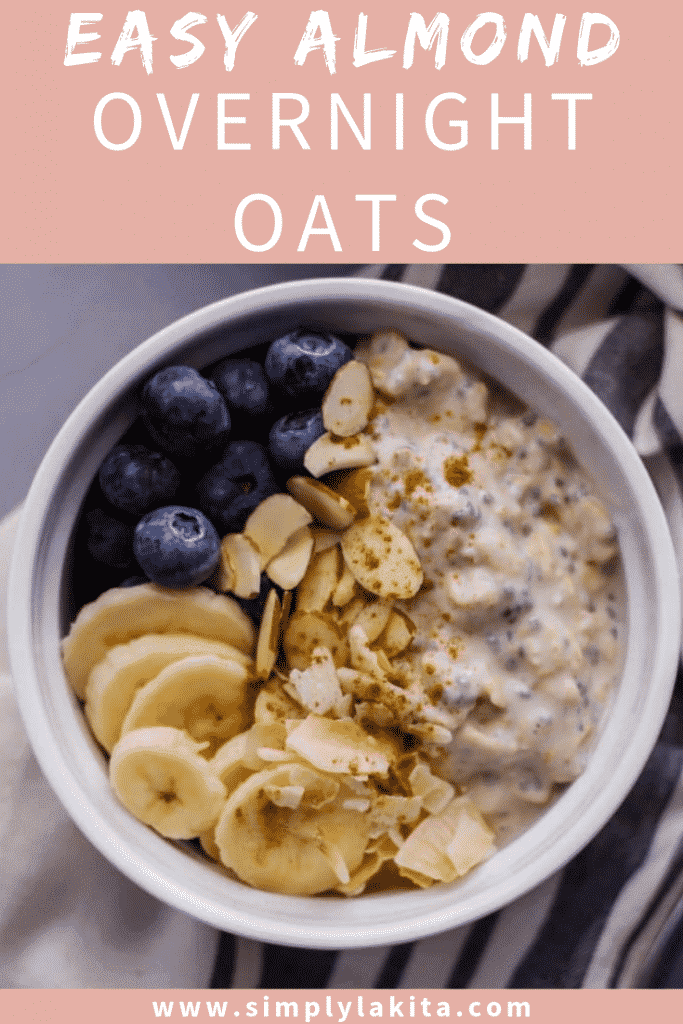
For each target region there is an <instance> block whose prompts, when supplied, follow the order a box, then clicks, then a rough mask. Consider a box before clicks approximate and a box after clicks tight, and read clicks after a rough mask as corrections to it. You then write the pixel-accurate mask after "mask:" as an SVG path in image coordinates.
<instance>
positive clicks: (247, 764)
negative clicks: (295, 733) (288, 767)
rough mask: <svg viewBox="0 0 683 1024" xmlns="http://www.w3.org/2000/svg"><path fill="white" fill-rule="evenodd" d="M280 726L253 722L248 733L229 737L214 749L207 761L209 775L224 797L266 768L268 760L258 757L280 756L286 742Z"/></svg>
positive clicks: (282, 726) (283, 729) (284, 732)
mask: <svg viewBox="0 0 683 1024" xmlns="http://www.w3.org/2000/svg"><path fill="white" fill-rule="evenodd" d="M286 735H287V733H286V730H285V727H284V725H279V724H278V725H265V724H263V723H261V722H257V723H255V724H254V725H252V727H251V729H247V730H246V732H241V733H239V734H238V735H237V736H233V737H232V739H230V740H228V741H227V743H224V744H223V745H222V746H221V747H219V748H218V750H217V751H216V753H215V754H214V756H213V757H212V758H211V760H210V762H209V763H210V765H211V770H212V772H213V773H214V774H215V775H217V776H218V778H219V779H220V780H221V782H222V783H223V785H224V786H225V788H226V790H227V792H228V793H232V791H233V790H234V789H237V787H238V786H239V785H240V783H242V782H244V780H245V779H247V778H248V777H249V776H250V775H251V774H253V772H258V771H262V770H263V769H264V768H267V767H269V766H270V760H268V759H266V758H263V757H261V755H260V753H259V751H261V750H262V751H263V752H264V753H265V754H270V753H274V752H275V751H277V750H281V751H282V752H283V756H286V755H285V754H284V746H285V739H286Z"/></svg>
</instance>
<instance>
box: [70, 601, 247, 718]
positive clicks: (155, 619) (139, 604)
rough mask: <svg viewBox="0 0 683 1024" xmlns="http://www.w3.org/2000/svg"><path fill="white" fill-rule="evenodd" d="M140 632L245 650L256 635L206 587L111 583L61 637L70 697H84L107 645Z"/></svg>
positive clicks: (231, 604) (234, 608) (238, 611)
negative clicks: (200, 639) (188, 636)
mask: <svg viewBox="0 0 683 1024" xmlns="http://www.w3.org/2000/svg"><path fill="white" fill-rule="evenodd" d="M146 633H189V634H191V635H194V636H201V637H206V638H207V639H209V640H222V641H223V642H224V643H229V644H232V645H233V646H234V647H237V648H238V650H240V651H243V652H244V653H245V654H251V652H252V651H253V649H254V641H255V639H256V635H255V631H254V627H253V625H252V622H251V619H250V618H249V617H248V615H246V613H245V612H243V611H242V609H241V608H240V606H239V604H238V603H237V602H236V601H235V600H233V599H232V598H231V597H227V596H226V595H224V594H214V593H212V592H211V591H210V590H208V589H207V588H206V587H191V588H189V589H187V590H166V589H164V588H163V587H157V586H155V585H154V584H153V583H143V584H141V585H140V586H137V587H113V588H112V589H111V590H106V591H105V592H104V594H101V595H100V597H98V598H97V600H96V601H92V602H91V603H90V604H86V605H85V606H84V607H83V608H81V610H80V612H79V613H78V615H77V616H76V619H75V620H74V622H73V623H72V625H71V629H70V630H69V633H68V635H67V636H66V637H65V638H64V640H63V641H62V656H63V658H64V670H65V672H66V675H67V678H68V679H69V682H70V683H71V685H72V687H73V688H74V690H75V692H76V695H77V696H78V697H80V698H81V700H82V699H83V698H84V696H85V686H86V683H87V680H88V675H89V674H90V672H91V670H92V668H93V667H94V666H95V665H96V664H97V662H98V661H101V660H102V658H103V657H104V656H105V654H106V653H107V651H108V650H109V648H111V647H114V646H115V644H121V643H125V642H126V641H127V640H132V639H134V638H135V637H137V636H143V635H144V634H146Z"/></svg>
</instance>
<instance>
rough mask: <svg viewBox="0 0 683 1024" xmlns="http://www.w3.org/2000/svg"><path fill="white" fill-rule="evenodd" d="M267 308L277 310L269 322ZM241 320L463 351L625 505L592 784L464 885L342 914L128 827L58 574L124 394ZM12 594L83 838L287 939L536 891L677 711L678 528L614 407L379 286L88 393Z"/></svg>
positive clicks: (194, 898)
mask: <svg viewBox="0 0 683 1024" xmlns="http://www.w3.org/2000/svg"><path fill="white" fill-rule="evenodd" d="M257 310H260V311H262V312H263V311H268V313H269V316H268V317H264V319H263V320H262V321H259V319H258V317H257V316H256V311H257ZM302 310H305V311H304V312H302ZM228 316H229V317H230V322H231V329H232V331H233V336H234V337H235V338H236V344H239V343H241V341H244V340H245V339H246V338H251V339H253V340H255V341H260V340H264V338H265V337H268V336H271V337H272V336H273V331H274V330H278V331H281V330H282V329H283V328H284V326H288V325H289V324H293V323H295V322H297V321H298V320H299V319H302V318H303V319H304V320H305V321H306V323H308V324H310V325H312V326H315V325H318V326H329V327H332V328H334V327H339V326H340V325H342V324H343V325H344V326H345V327H346V328H347V329H349V330H352V331H354V330H357V331H359V332H360V331H368V330H372V329H376V328H379V327H388V326H397V325H398V326H400V327H402V328H403V329H405V330H406V331H407V333H409V334H410V335H411V336H412V337H414V338H415V340H418V341H422V342H424V343H427V344H434V345H440V347H443V346H444V345H447V344H448V342H449V341H452V342H453V345H454V349H456V350H459V351H461V352H462V353H463V354H464V355H465V356H466V357H467V358H468V359H469V360H470V361H472V362H474V363H476V364H478V365H479V366H480V367H481V368H482V369H483V370H484V371H485V372H489V373H491V374H492V375H497V376H499V377H501V378H502V379H504V380H505V381H506V382H507V383H508V384H509V385H510V386H511V388H512V389H513V390H515V391H517V393H519V394H520V395H521V396H522V397H524V398H525V399H526V400H527V401H529V402H530V403H531V404H532V405H534V406H535V407H537V408H540V410H541V411H542V412H545V413H546V414H550V415H552V416H553V418H554V419H556V420H558V421H559V423H560V425H561V427H562V429H563V432H564V433H565V434H566V436H567V437H568V439H569V440H570V442H571V443H572V445H573V447H574V449H575V450H577V451H580V452H581V453H582V455H583V461H584V463H585V464H586V466H587V468H588V469H589V471H591V472H592V474H593V476H594V478H595V479H597V480H600V481H601V482H602V484H603V486H604V488H605V489H606V492H607V496H609V498H610V499H611V507H612V511H613V514H614V516H615V519H616V521H617V525H618V527H619V530H620V537H621V541H622V550H623V553H624V560H625V563H626V575H627V588H628V594H629V606H630V609H629V618H630V626H631V628H630V630H629V644H628V651H627V660H626V668H625V672H624V679H623V681H622V685H621V688H620V690H619V693H618V695H617V700H616V702H615V706H614V708H613V711H612V714H611V718H610V722H609V726H608V728H607V729H606V731H605V733H604V735H603V737H602V739H601V741H600V743H599V745H598V747H597V749H596V751H595V753H594V755H593V758H592V760H591V763H590V765H589V768H588V770H587V772H586V773H585V774H584V775H583V776H582V777H581V779H579V780H578V781H577V782H576V783H574V785H573V786H572V787H570V789H569V790H568V792H567V793H566V794H565V795H564V796H563V797H562V798H561V800H560V801H558V803H557V804H556V805H555V806H554V807H553V808H552V809H551V810H549V811H548V813H547V814H546V815H545V816H544V818H543V819H542V820H541V821H540V822H539V823H538V824H537V825H536V826H534V828H532V829H531V830H529V831H528V832H527V833H526V834H525V835H524V836H522V837H521V838H520V839H519V840H517V841H516V842H514V843H512V844H511V845H510V846H509V847H507V848H506V849H504V850H502V851H500V852H499V853H497V854H496V855H495V856H494V857H493V858H492V859H491V860H490V861H489V862H487V863H486V864H484V865H483V866H482V867H481V868H479V869H478V870H477V871H476V872H474V873H473V874H472V875H471V876H469V877H468V878H467V879H466V880H465V881H464V882H463V883H462V884H460V885H459V886H454V887H446V886H443V887H441V886H437V887H434V888H433V889H431V890H428V891H425V892H418V893H408V894H401V895H383V896H378V897H368V898H367V899H366V900H358V901H353V900H349V901H346V902H341V901H339V900H329V899H322V898H318V899H304V898H292V897H282V896H272V895H268V894H264V893H260V892H255V891H253V890H249V889H246V888H245V887H244V886H241V885H239V884H238V883H235V882H232V881H231V880H230V879H228V878H226V877H224V876H223V875H222V874H220V873H219V872H217V871H216V870H215V869H214V868H213V867H212V866H211V865H209V864H208V863H206V862H205V861H200V860H193V859H189V858H188V856H187V854H186V853H185V852H183V851H181V850H180V849H177V848H176V847H174V846H173V845H172V844H170V843H167V842H165V841H164V840H162V839H160V838H159V837H158V836H156V835H154V834H152V833H150V831H149V830H147V829H146V828H145V827H144V826H142V825H140V824H139V823H138V822H135V821H132V820H131V819H130V817H129V816H128V815H127V813H126V812H125V811H123V809H122V808H121V807H120V806H119V805H118V804H117V802H116V801H115V799H114V798H113V796H112V794H111V792H110V790H109V786H108V783H107V778H106V772H105V768H104V763H103V759H102V757H101V755H100V754H99V753H98V752H97V750H96V747H95V744H94V743H93V741H92V739H91V738H90V736H89V735H88V732H87V729H86V728H85V726H84V723H83V719H82V715H81V712H80V709H79V708H78V707H77V705H76V702H75V701H74V700H73V698H72V697H71V695H70V694H69V693H68V689H67V685H66V682H65V680H64V677H63V673H62V670H61V665H60V660H59V652H58V639H59V634H60V625H61V624H60V601H59V596H60V595H59V584H60V579H61V568H62V565H63V562H64V557H65V550H66V543H67V540H68V536H69V533H70V530H71V528H72V526H73V521H74V516H75V510H76V509H77V508H78V506H79V503H80V500H81V498H82V496H83V494H84V492H85V490H86V488H87V486H88V483H89V481H90V479H91V477H92V475H93V474H94V472H95V470H96V468H97V466H98V464H99V462H100V461H101V458H102V457H103V455H104V454H105V452H106V451H107V450H108V447H109V446H110V444H111V442H112V441H113V440H114V438H115V437H116V436H117V435H118V433H120V431H121V429H122V426H123V425H125V421H126V411H125V409H122V408H121V406H120V404H118V400H119V398H120V395H121V394H122V392H123V391H125V390H126V389H127V388H129V387H130V386H131V385H132V384H134V383H137V382H138V381H139V380H140V379H141V378H142V377H144V376H145V375H147V374H148V373H149V372H150V371H151V369H152V368H153V367H155V366H157V365H160V364H161V363H162V362H165V361H167V360H169V359H171V358H172V359H187V358H192V359H193V360H196V362H197V364H198V365H201V364H202V363H206V362H211V361H212V360H213V359H215V358H216V357H217V355H218V354H220V352H222V351H223V348H222V346H221V348H220V350H219V349H218V348H217V347H216V345H215V344H214V343H213V342H205V343H204V344H203V346H202V351H201V354H200V353H198V352H196V351H195V352H194V355H193V356H192V357H190V355H189V353H190V350H191V349H192V344H191V343H190V342H189V341H188V339H193V338H194V339H196V337H197V335H198V334H200V333H201V332H202V331H206V330H208V329H210V328H211V327H212V326H215V325H216V324H218V323H222V322H223V321H224V319H225V318H226V317H228ZM273 316H275V317H276V318H277V326H274V323H273V319H272V318H273ZM456 328H459V329H457V330H456ZM240 330H241V331H243V335H242V338H240ZM11 586H12V593H13V597H14V600H13V603H12V608H11V609H10V624H11V631H10V633H11V642H12V656H13V665H14V671H15V674H16V675H17V676H18V677H21V678H22V680H23V686H22V690H21V695H20V699H21V705H22V711H23V714H24V718H25V721H26V724H27V727H28V729H29V730H30V733H31V738H32V741H33V745H34V748H35V749H36V750H37V751H38V752H39V757H40V760H41V764H42V766H43V769H44V771H45V772H46V774H47V775H48V777H49V779H50V781H51V783H52V785H53V787H54V788H55V790H56V791H57V793H58V794H59V795H60V797H61V799H62V801H63V802H64V804H65V805H66V806H67V807H68V809H69V811H70V813H71V814H72V816H73V817H74V819H75V820H76V822H77V823H78V824H79V825H80V827H81V828H82V830H83V831H84V832H85V833H86V835H88V836H89V838H90V839H91V840H92V842H93V843H94V844H95V845H96V846H97V847H98V848H99V849H100V850H102V851H103V852H104V853H105V854H106V856H107V857H108V858H109V859H111V861H112V862H113V863H114V864H115V865H116V866H117V867H118V868H119V869H120V870H122V871H123V872H124V873H126V874H127V875H128V876H129V877H130V878H132V879H134V880H135V881H136V882H137V883H139V884H140V885H142V886H143V887H144V888H146V889H147V890H148V891H150V892H152V893H154V894H155V895H158V896H159V897H160V898H161V899H163V900H165V901H167V902H168V903H170V904H172V905H175V906H177V907H178V908H180V909H182V910H185V911H187V912H188V913H191V914H196V915H197V916H198V917H200V918H202V919H203V920H205V921H208V922H211V923H213V924H216V925H217V926H219V927H222V928H224V929H226V930H231V931H235V932H237V933H239V934H245V935H249V936H252V937H257V938H263V939H267V940H268V941H271V942H274V941H280V942H284V943H287V944H290V945H306V946H318V945H320V946H331V947H341V946H353V945H358V946H368V945H372V944H380V945H381V944H386V943H388V942H400V941H406V940H408V939H410V938H414V937H416V936H419V935H426V934H430V933H433V932H436V931H441V930H444V929H446V928H452V927H454V926H456V925H459V924H463V923H466V922H467V921H469V920H472V919H474V918H475V917H478V916H481V915H483V914H486V913H489V912H490V911H492V910H493V909H496V908H497V907H500V906H502V905H503V904H505V903H507V902H509V901H510V900H512V899H513V898H515V897H517V896H519V895H520V894H521V893H523V892H525V891H527V890H529V889H530V888H531V887H532V886H534V885H537V884H538V883H539V882H540V881H541V880H542V879H543V878H545V877H547V876H549V875H550V874H551V873H552V872H554V871H555V870H557V869H558V868H559V867H560V866H561V865H562V864H563V863H565V862H566V861H567V860H568V859H569V858H570V857H571V856H572V855H573V854H574V853H575V852H576V851H577V850H578V849H580V848H581V847H582V846H583V845H584V844H585V843H586V842H587V841H588V840H589V839H590V838H591V837H592V835H594V833H595V832H596V831H597V830H598V829H599V828H600V826H601V825H602V824H603V823H604V822H605V821H606V820H607V818H608V817H609V816H610V815H611V813H612V812H613V811H614V809H615V808H616V807H617V806H618V804H619V803H620V801H621V799H622V798H623V796H624V795H625V794H626V792H627V791H628V790H629V789H630V787H631V785H632V783H633V782H634V780H635V778H636V777H637V775H638V773H639V771H640V769H641V767H642V765H643V763H644V761H645V759H646V757H647V754H648V753H649V750H650V749H651V747H652V745H653V744H654V741H655V738H656V735H657V732H658V730H659V727H660V724H661V721H662V719H663V716H664V714H665V711H666V708H667V705H668V700H669V695H670V686H671V682H672V680H673V675H674V671H675V666H676V661H677V656H678V645H679V632H680V612H679V606H678V600H677V595H678V582H677V575H676V569H675V558H674V553H673V547H672V545H671V541H670V538H669V535H668V530H667V526H666V522H665V520H664V517H663V514H662V511H661V507H660V506H659V503H658V501H657V498H656V495H655V492H654V489H653V487H652V485H651V483H650V480H649V478H648V476H647V474H646V472H645V470H644V468H643V466H642V463H641V462H640V460H639V459H638V457H637V456H636V454H635V451H634V450H633V448H632V447H631V446H630V444H629V442H628V441H627V440H626V438H625V436H624V435H623V433H622V432H621V430H620V428H619V427H618V426H617V425H616V423H615V421H614V420H613V419H612V418H611V416H610V415H609V414H608V413H607V412H606V410H605V408H604V406H602V404H601V403H600V402H599V401H598V400H597V399H596V398H595V396H594V395H593V394H592V393H591V392H590V391H588V389H587V388H586V387H585V386H584V385H583V384H582V383H581V382H580V381H579V380H578V378H576V376H575V375H574V374H572V373H571V371H569V370H568V369H567V368H566V367H564V366H563V365H562V364H561V363H560V362H559V361H558V360H556V359H555V358H554V357H553V356H552V355H551V354H550V353H548V352H547V351H546V350H544V349H542V348H540V347H539V346H537V345H535V344H534V343H532V342H530V341H529V340H528V339H526V338H525V337H524V336H522V335H520V334H519V333H518V332H516V331H515V330H514V329H512V328H509V327H507V326H506V325H504V324H502V322H501V321H498V320H496V319H495V318H493V317H490V316H488V315H487V314H485V313H482V312H481V311H479V310H475V309H473V308H472V307H465V306H464V305H463V304H460V303H457V302H455V301H454V300H451V299H448V298H446V297H444V296H441V295H438V294H435V293H433V292H428V291H425V290H423V289H414V288H407V287H405V286H400V285H392V284H387V283H382V282H372V281H365V282H363V281H357V280H355V281H354V280H344V281H337V282H335V283H334V284H331V283H330V282H321V283H317V284H316V283H310V282H309V283H307V284H306V285H301V286H295V285H291V286H282V287H280V288H276V289H270V290H268V291H266V292H262V293H259V294H246V295H241V296H238V297H237V298H235V299H233V300H230V301H229V302H227V303H224V304H220V305H216V306H214V307H211V308H209V309H207V310H204V311H202V312H201V313H199V314H196V315H194V316H193V317H190V318H186V319H185V320H184V321H182V322H180V323H178V324H175V325H173V326H172V327H171V328H169V329H168V330H166V331H164V332H162V334H161V335H158V336H157V337H156V338H153V339H152V340H151V341H150V342H148V343H147V344H146V345H145V346H142V347H140V348H138V349H137V350H136V351H135V353H134V354H133V355H131V356H130V357H128V359H126V360H124V361H123V362H122V363H121V364H119V366H118V367H117V368H116V369H115V370H114V371H112V372H111V373H110V374H109V375H107V377H105V379H104V380H102V381H101V382H100V383H99V384H98V385H97V387H96V388H95V389H94V390H93V391H92V392H91V393H90V394H89V395H88V397H87V398H86V399H85V400H84V402H83V403H82V404H81V405H80V406H79V408H78V410H77V411H76V413H75V414H74V416H73V417H72V418H71V419H70V420H69V422H68V424H67V425H66V426H65V428H64V429H63V431H62V432H61V434H60V436H59V437H58V438H57V441H56V442H55V444H54V445H53V447H52V449H51V450H50V453H49V455H48V457H47V459H46V461H45V462H44V464H43V466H42V468H41V470H40V472H39V474H38V476H37V477H36V480H35V482H34V485H33V487H32V489H31V492H30V494H29V498H28V500H27V506H26V513H25V516H24V518H23V520H22V523H21V525H20V534H19V543H18V545H17V556H16V559H15V562H14V565H13V571H12V581H11ZM636 626H637V628H636ZM643 679H648V680H649V682H650V685H649V687H648V688H647V689H644V688H643V686H642V680H643Z"/></svg>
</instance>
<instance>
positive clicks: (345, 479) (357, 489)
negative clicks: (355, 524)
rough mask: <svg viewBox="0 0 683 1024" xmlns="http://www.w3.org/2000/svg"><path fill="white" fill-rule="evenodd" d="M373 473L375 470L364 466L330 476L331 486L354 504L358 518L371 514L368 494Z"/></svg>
mask: <svg viewBox="0 0 683 1024" xmlns="http://www.w3.org/2000/svg"><path fill="white" fill-rule="evenodd" d="M373 475H374V470H373V469H372V468H370V467H368V466H364V467H362V468H361V469H350V470H346V471H344V472H339V473H335V474H334V476H333V477H331V478H330V486H331V487H333V488H334V490H335V491H336V492H337V494H341V495H342V496H343V497H344V498H346V500H347V501H349V502H350V503H351V504H352V505H353V507H354V508H355V510H356V513H357V516H356V518H357V519H362V518H363V517H364V516H369V515H370V508H369V506H368V495H369V493H370V481H371V480H372V478H373Z"/></svg>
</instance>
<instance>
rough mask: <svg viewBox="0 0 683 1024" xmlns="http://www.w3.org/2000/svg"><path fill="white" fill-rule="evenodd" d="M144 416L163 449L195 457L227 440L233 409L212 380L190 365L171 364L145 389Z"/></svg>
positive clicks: (155, 376) (148, 427)
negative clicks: (226, 402)
mask: <svg viewBox="0 0 683 1024" xmlns="http://www.w3.org/2000/svg"><path fill="white" fill-rule="evenodd" d="M142 416H143V419H144V421H145V425H146V427H147V429H148V430H149V432H150V434H151V435H152V437H153V438H154V440H155V442H156V443H157V444H158V445H159V446H160V447H161V448H162V449H163V451H166V452H170V453H171V454H173V453H175V454H177V455H184V456H185V457H187V458H190V459H191V458H195V457H196V456H197V455H199V454H200V453H201V452H202V451H203V450H205V449H207V448H213V447H215V446H216V445H220V444H222V443H225V441H226V440H227V437H228V433H229V431H230V413H229V412H228V407H227V406H226V404H225V400H224V399H223V397H222V395H221V394H220V392H219V391H218V388H217V387H216V385H215V384H214V383H212V381H209V380H207V379H206V378H205V377H202V375H201V374H200V373H199V371H198V370H195V369H193V368H192V367H190V366H169V367H167V368H166V369H165V370H160V371H159V372H158V373H155V374H154V376H153V377H151V378H150V379H149V380H148V381H147V383H146V384H145V386H144V388H143V389H142Z"/></svg>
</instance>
